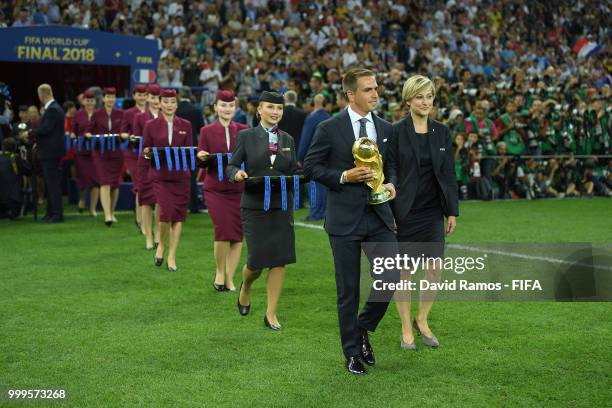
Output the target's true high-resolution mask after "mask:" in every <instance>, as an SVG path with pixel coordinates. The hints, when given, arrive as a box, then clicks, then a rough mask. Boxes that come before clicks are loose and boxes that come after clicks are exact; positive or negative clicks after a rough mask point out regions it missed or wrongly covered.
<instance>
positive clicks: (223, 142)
mask: <svg viewBox="0 0 612 408" xmlns="http://www.w3.org/2000/svg"><path fill="white" fill-rule="evenodd" d="M235 111H236V97H235V95H234V92H232V91H219V92H217V99H216V102H215V112H216V113H217V117H218V119H217V120H216V121H214V122H213V123H212V124H210V125H208V126H205V127H203V128H202V130H201V131H200V142H199V144H198V158H199V159H200V160H205V161H208V162H209V163H210V166H209V167H208V168H207V170H206V178H205V179H204V199H205V201H206V208H208V214H210V217H211V218H212V221H213V224H214V226H215V244H214V251H215V261H216V265H217V269H216V275H215V281H214V283H213V287H214V288H215V290H217V291H219V292H221V291H223V290H230V291H235V290H236V288H235V287H234V280H233V279H234V272H235V271H236V267H237V266H238V262H239V261H240V252H241V250H242V220H241V219H240V199H241V198H242V192H243V191H244V184H242V183H231V182H230V181H229V180H227V178H226V177H225V176H224V175H225V167H226V166H225V165H224V166H223V172H222V173H221V175H222V176H223V177H224V179H223V180H222V181H219V173H218V166H217V159H216V156H215V155H214V153H228V152H230V153H231V152H232V151H233V150H234V146H235V145H236V136H237V135H238V132H239V131H241V130H243V129H246V128H247V126H246V125H243V124H241V123H237V122H234V121H232V117H233V116H234V112H235ZM209 153H212V156H210V155H209Z"/></svg>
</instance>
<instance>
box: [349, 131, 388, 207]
mask: <svg viewBox="0 0 612 408" xmlns="http://www.w3.org/2000/svg"><path fill="white" fill-rule="evenodd" d="M352 152H353V158H355V166H358V167H359V166H365V167H369V168H371V169H372V170H374V171H375V172H376V178H375V179H374V180H370V181H368V182H366V185H367V186H368V187H370V189H371V190H372V191H371V192H370V200H369V201H368V204H369V205H376V204H382V203H385V202H387V201H389V200H391V198H392V196H391V192H390V191H389V190H387V189H386V188H384V187H383V181H384V179H385V175H384V174H383V164H382V157H381V156H380V152H379V151H378V146H377V145H376V143H374V142H373V141H371V140H370V139H368V138H367V137H360V138H359V139H357V140H356V141H355V143H354V144H353V150H352Z"/></svg>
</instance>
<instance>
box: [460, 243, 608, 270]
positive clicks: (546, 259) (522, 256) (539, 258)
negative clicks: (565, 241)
mask: <svg viewBox="0 0 612 408" xmlns="http://www.w3.org/2000/svg"><path fill="white" fill-rule="evenodd" d="M448 247H449V248H453V249H463V250H466V251H473V252H486V253H487V254H495V255H502V256H508V257H511V258H519V259H526V260H529V261H541V262H549V263H554V264H559V265H570V266H582V267H586V268H594V269H602V270H604V271H612V266H607V265H598V264H590V263H585V262H572V261H567V260H565V259H559V258H552V257H548V256H538V255H526V254H521V253H518V252H506V251H499V250H495V249H489V248H478V247H471V246H467V245H461V244H448Z"/></svg>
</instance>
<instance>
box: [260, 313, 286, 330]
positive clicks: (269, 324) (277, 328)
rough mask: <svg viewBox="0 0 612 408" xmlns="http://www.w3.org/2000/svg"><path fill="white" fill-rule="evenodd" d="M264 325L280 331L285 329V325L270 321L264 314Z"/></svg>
mask: <svg viewBox="0 0 612 408" xmlns="http://www.w3.org/2000/svg"><path fill="white" fill-rule="evenodd" d="M264 325H265V326H266V327H267V328H268V329H270V330H274V331H279V330H282V329H283V326H277V325H275V324H272V323H270V321H269V320H268V316H264Z"/></svg>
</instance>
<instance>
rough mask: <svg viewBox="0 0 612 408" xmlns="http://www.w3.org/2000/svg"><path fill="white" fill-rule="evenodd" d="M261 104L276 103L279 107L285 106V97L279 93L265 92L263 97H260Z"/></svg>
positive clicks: (262, 94)
mask: <svg viewBox="0 0 612 408" xmlns="http://www.w3.org/2000/svg"><path fill="white" fill-rule="evenodd" d="M259 102H260V103H261V102H270V103H275V104H278V105H284V104H285V100H284V99H283V95H281V94H279V93H277V92H268V91H263V92H262V93H261V96H260V97H259Z"/></svg>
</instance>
